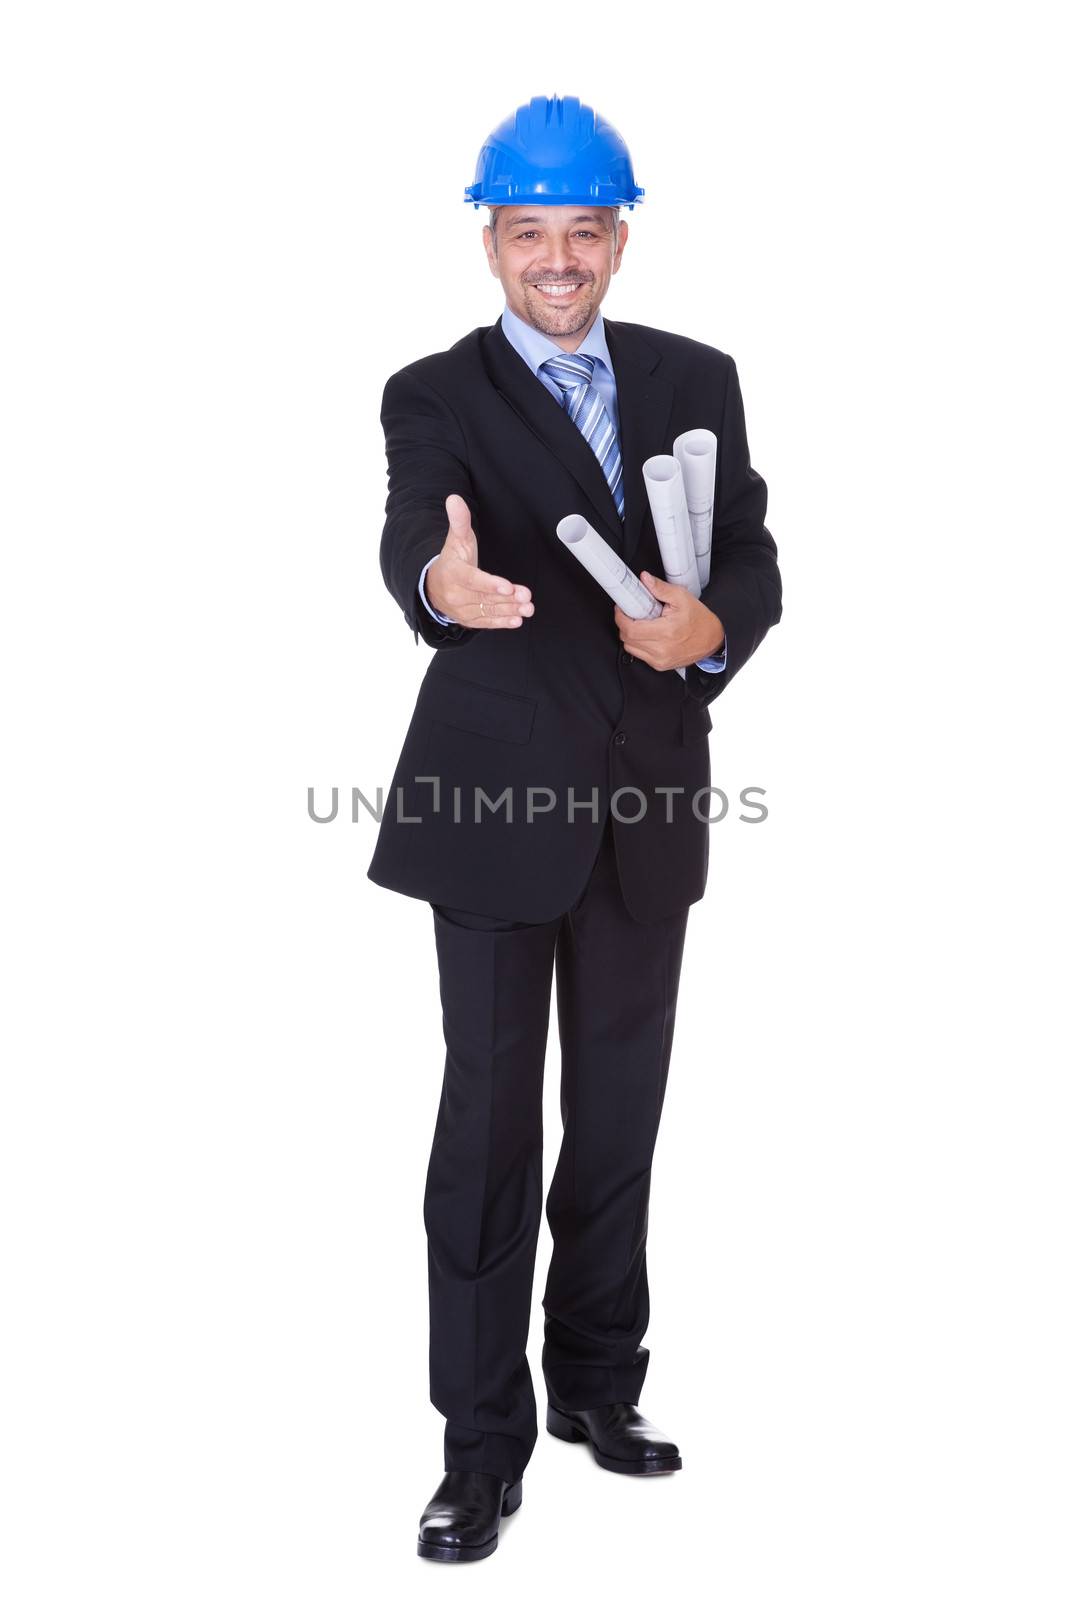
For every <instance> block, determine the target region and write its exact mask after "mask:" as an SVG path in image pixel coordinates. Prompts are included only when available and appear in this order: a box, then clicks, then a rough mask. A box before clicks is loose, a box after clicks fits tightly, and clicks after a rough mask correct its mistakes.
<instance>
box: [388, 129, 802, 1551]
mask: <svg viewBox="0 0 1067 1600" xmlns="http://www.w3.org/2000/svg"><path fill="white" fill-rule="evenodd" d="M642 194H643V190H641V189H639V188H637V186H636V185H635V183H634V180H633V170H632V166H631V163H630V157H629V153H628V151H627V149H626V146H625V144H624V143H623V141H622V140H621V138H620V137H619V135H618V134H617V132H616V131H615V130H614V128H612V127H611V126H610V125H609V124H608V123H606V122H605V121H604V120H603V119H602V118H599V117H597V115H596V114H595V113H594V112H593V111H592V110H591V109H590V108H589V107H587V106H584V105H582V104H581V103H580V102H579V101H578V100H576V99H574V98H572V97H567V98H564V99H557V98H555V97H553V98H551V99H546V98H544V97H539V98H536V99H534V100H532V101H530V103H529V104H528V105H526V106H523V107H520V108H519V110H518V111H517V112H516V113H515V115H514V116H513V117H510V118H508V119H506V120H505V122H504V123H502V124H501V126H500V127H499V128H498V129H497V130H496V131H495V133H494V134H493V135H491V136H490V138H489V140H488V141H487V142H486V144H485V146H484V147H483V149H482V152H481V155H480V157H479V162H478V171H477V178H476V181H475V183H474V184H472V185H471V186H470V187H469V188H468V190H467V199H468V200H469V201H472V202H473V203H474V204H475V206H477V205H487V206H489V207H490V208H491V210H490V216H491V222H490V223H489V225H488V226H486V227H485V228H484V230H483V241H484V245H485V250H486V256H487V259H488V263H489V269H490V271H491V273H492V274H493V276H494V277H495V278H497V279H498V280H499V282H500V283H501V285H502V287H503V290H504V298H505V306H504V310H503V312H502V314H501V316H500V317H499V318H498V320H497V321H496V323H495V324H493V326H491V327H482V328H477V329H475V330H474V331H473V332H472V333H470V334H468V335H467V336H466V337H465V338H463V339H460V340H459V342H458V343H456V344H454V345H453V346H452V347H451V349H449V350H447V351H444V352H442V353H440V354H437V355H432V356H428V357H426V358H424V359H422V360H419V361H415V362H413V363H412V364H411V365H409V366H407V367H404V368H403V369H402V370H401V371H399V372H397V373H395V374H394V375H393V376H392V377H391V378H390V379H389V381H388V382H387V384H386V386H385V392H384V396H383V403H382V425H383V428H384V430H385V442H386V452H387V456H388V464H389V493H388V498H387V504H386V521H385V528H384V531H383V534H382V542H381V564H382V572H383V575H384V578H385V581H386V584H387V586H388V588H389V590H390V592H391V593H392V595H393V596H394V598H395V599H396V601H397V602H398V604H399V605H400V607H401V609H402V610H403V613H404V618H405V621H406V622H407V623H408V625H409V626H410V627H411V629H412V630H413V634H414V637H415V640H416V642H417V641H418V639H419V638H420V637H421V638H422V639H423V640H425V641H426V642H427V643H428V644H429V645H431V646H432V647H433V649H434V652H435V653H434V656H433V658H432V660H431V662H430V665H429V668H428V670H427V672H426V674H425V677H424V679H423V682H422V685H421V688H420V691H419V695H418V699H417V703H416V706H415V709H414V714H413V716H412V720H411V723H410V726H409V728H408V732H407V737H406V739H405V741H404V745H403V749H402V750H401V753H400V758H399V762H398V765H397V770H396V775H395V777H394V782H393V787H392V790H391V791H390V797H389V801H388V803H387V805H386V807H385V810H384V813H383V818H382V827H381V831H380V833H379V836H378V841H377V844H376V848H375V851H374V855H373V859H372V861H371V865H370V868H369V874H368V875H369V876H370V877H371V879H372V880H373V881H375V882H376V883H379V884H382V885H384V886H385V887H388V888H391V889H394V890H397V891H399V892H400V893H403V894H408V895H413V896H415V897H417V898H419V899H422V900H426V901H428V902H429V903H430V904H431V906H432V908H433V915H434V929H435V938H436V948H437V956H438V965H439V973H440V992H441V1004H442V1022H443V1031H444V1037H445V1044H446V1058H445V1069H444V1083H443V1086H442V1093H441V1100H440V1107H439V1113H438V1118H437V1126H436V1131H435V1135H434V1140H433V1147H432V1150H431V1154H430V1162H429V1170H428V1174H427V1181H426V1193H425V1207H424V1216H425V1222H426V1229H427V1237H428V1261H429V1287H430V1393H431V1398H432V1400H433V1403H434V1405H435V1406H436V1407H437V1409H438V1410H439V1411H441V1412H442V1413H443V1415H444V1417H445V1419H446V1424H445V1437H444V1465H445V1475H444V1478H443V1480H442V1482H441V1484H440V1486H439V1488H438V1490H437V1493H436V1495H435V1496H434V1497H433V1499H432V1500H431V1501H430V1503H429V1505H428V1506H427V1507H426V1510H425V1512H424V1513H423V1517H422V1521H421V1524H420V1530H419V1543H418V1550H419V1554H420V1555H423V1556H427V1557H430V1558H431V1559H436V1560H452V1561H466V1560H476V1559H479V1558H481V1557H483V1556H486V1555H489V1554H491V1552H492V1551H493V1550H494V1549H495V1548H496V1543H497V1533H498V1527H499V1522H500V1518H501V1516H502V1515H507V1514H509V1513H510V1512H512V1511H514V1510H515V1509H516V1508H517V1506H518V1504H519V1502H520V1499H521V1495H522V1474H523V1469H524V1467H525V1465H526V1463H527V1461H528V1460H529V1457H530V1454H531V1452H532V1449H533V1446H534V1441H535V1438H536V1435H537V1423H536V1416H535V1399H534V1390H533V1382H532V1378H531V1374H530V1369H529V1365H528V1362H527V1359H526V1342H527V1337H528V1332H529V1317H530V1302H531V1293H532V1280H533V1268H534V1255H535V1250H536V1245H537V1236H538V1231H539V1227H540V1215H541V1202H542V1186H541V1161H542V1129H541V1099H542V1087H543V1071H544V1056H545V1048H546V1044H547V1036H548V1027H549V1012H550V1001H551V991H552V982H553V975H554V976H555V980H556V989H557V1013H558V1027H559V1037H560V1047H561V1055H562V1082H561V1107H562V1116H563V1141H562V1146H561V1149H560V1153H559V1158H558V1161H557V1164H556V1168H555V1173H554V1177H553V1179H552V1184H551V1187H550V1190H549V1194H548V1200H547V1206H546V1215H547V1218H548V1223H549V1227H550V1229H551V1233H552V1239H553V1252H552V1259H551V1265H550V1267H549V1271H548V1278H547V1283H546V1287H545V1296H544V1301H543V1305H544V1311H545V1325H544V1347H543V1354H542V1367H543V1372H544V1378H545V1386H546V1389H547V1393H548V1403H549V1404H548V1414H547V1427H548V1430H549V1432H550V1433H552V1434H554V1435H556V1436H557V1437H559V1438H562V1439H567V1440H570V1441H573V1442H587V1443H589V1444H590V1445H591V1446H592V1450H593V1454H594V1457H595V1459H596V1461H597V1462H598V1463H599V1465H600V1466H602V1467H605V1468H607V1469H608V1470H610V1471H615V1472H623V1473H660V1472H671V1471H677V1470H678V1469H679V1468H680V1467H681V1464H682V1462H681V1455H680V1451H679V1449H678V1447H677V1445H676V1444H675V1443H674V1442H673V1441H672V1440H671V1439H670V1438H668V1437H667V1436H666V1435H665V1434H663V1433H661V1432H660V1431H659V1430H658V1429H656V1428H655V1427H654V1426H653V1425H652V1424H651V1423H650V1422H648V1421H647V1420H646V1419H645V1418H644V1417H643V1416H642V1415H641V1413H640V1412H639V1411H638V1409H637V1401H638V1399H639V1398H640V1393H641V1388H642V1385H643V1382H644V1377H645V1370H646V1366H647V1362H648V1351H647V1350H646V1349H645V1348H644V1347H643V1346H642V1344H641V1339H642V1336H643V1334H644V1332H645V1330H646V1327H647V1324H648V1317H649V1303H648V1285H647V1277H646V1269H645V1241H646V1229H647V1216H648V1198H649V1180H650V1173H651V1166H652V1155H653V1148H654V1145H655V1140H656V1133H657V1129H658V1125H659V1119H660V1112H661V1108H662V1104H663V1095H664V1088H665V1084H666V1078H667V1069H668V1063H669V1060H670V1050H671V1040H672V1032H673V1025H674V1015H675V1004H676V998H677V992H678V981H679V975H680V970H681V959H682V946H683V942H684V938H685V929H686V921H687V916H688V908H689V906H690V905H692V904H693V903H694V902H696V901H697V900H699V899H700V898H701V897H702V896H703V893H704V889H705V884H706V879H707V862H708V812H707V785H708V782H709V758H708V739H707V735H708V731H709V729H710V727H711V718H710V716H709V713H708V709H707V708H708V704H709V703H710V701H712V700H713V699H715V698H716V697H717V696H718V695H719V694H721V693H722V691H723V689H724V688H725V687H726V686H727V684H728V683H729V682H730V680H731V678H732V677H733V676H734V675H735V674H736V673H737V672H738V671H740V669H741V668H742V667H743V666H744V664H745V662H746V661H747V660H748V659H749V657H750V656H751V655H752V653H753V651H754V650H755V649H756V647H757V646H758V645H759V643H760V641H761V640H762V639H763V637H764V635H765V634H766V632H767V630H768V629H769V628H770V627H771V626H772V625H773V624H774V623H775V622H777V621H778V619H779V617H780V615H781V584H780V579H779V573H778V567H777V560H776V556H777V551H776V547H775V543H774V541H773V539H772V538H771V535H770V533H769V532H768V531H767V528H766V527H765V526H764V516H765V512H766V503H767V490H766V485H765V483H764V482H763V480H762V478H760V477H759V476H758V475H757V474H756V473H755V472H754V471H753V470H752V468H751V466H750V463H749V454H748V444H747V439H746V432H745V418H744V410H743V406H742V401H741V393H740V389H739V386H738V379H737V371H736V367H735V365H734V362H733V360H732V359H731V358H730V357H729V356H727V355H724V354H722V353H721V352H720V351H718V350H715V349H713V348H712V347H710V346H708V345H704V344H700V343H697V342H696V341H694V340H691V339H687V338H683V337H680V336H678V335H676V334H670V333H665V332H662V331H660V330H658V329H655V328H650V327H643V326H639V325H637V324H634V323H625V322H609V321H606V320H605V319H604V317H603V316H602V314H601V312H600V304H601V302H602V300H603V298H604V296H605V294H606V293H607V290H608V287H609V284H610V282H611V278H612V276H613V274H614V273H615V272H617V271H618V269H619V266H620V264H621V262H622V258H623V253H624V250H625V247H626V242H627V234H628V229H627V224H626V222H625V221H620V220H619V211H620V208H621V206H623V205H628V206H629V207H630V209H631V210H632V209H633V206H634V204H635V203H636V202H637V201H638V200H639V199H640V197H641V195H642ZM697 427H702V428H708V429H710V430H711V431H712V432H713V433H715V434H716V436H717V439H718V461H717V471H716V484H715V499H714V524H713V544H712V562H711V572H710V577H709V580H708V583H707V585H706V587H705V588H704V590H703V592H702V593H701V594H700V596H699V598H698V597H696V596H693V595H691V594H690V593H689V592H688V590H686V589H684V588H680V587H675V586H674V585H671V584H669V583H666V582H665V581H664V580H663V578H662V576H661V574H662V570H663V569H662V564H661V562H660V558H659V550H658V546H657V543H656V537H655V531H654V528H653V525H652V519H651V516H650V513H649V509H648V502H647V499H646V496H645V490H644V484H643V479H642V472H641V468H642V465H643V463H644V462H645V461H646V460H647V459H648V457H649V456H652V455H656V454H662V453H669V452H670V450H671V446H672V442H673V440H674V439H675V438H676V437H677V435H678V434H679V433H681V432H683V431H684V430H688V429H690V428H697ZM575 511H578V512H581V514H582V515H583V516H585V517H587V518H588V520H589V521H590V522H591V523H592V524H593V526H594V527H595V528H596V529H597V530H598V531H599V532H600V533H601V534H602V536H603V537H604V538H605V539H606V540H607V541H608V542H609V543H610V544H612V545H614V547H615V549H616V550H617V551H618V552H619V553H620V554H621V555H622V556H623V557H624V559H625V560H626V561H627V562H628V564H629V565H630V566H631V567H632V568H633V569H634V570H635V571H637V572H639V574H640V576H641V578H642V580H643V581H644V583H645V584H646V585H647V587H648V588H649V589H651V590H652V592H653V593H654V595H655V596H656V598H657V599H658V600H659V601H661V602H662V605H663V611H662V614H661V615H660V616H658V617H656V618H654V619H651V620H648V621H641V622H637V621H632V620H630V619H629V618H628V617H626V616H625V615H624V614H623V613H622V612H621V611H620V610H619V609H618V608H617V607H613V605H612V603H611V601H610V600H609V599H608V598H607V597H606V596H605V595H604V593H603V591H602V590H601V589H600V588H599V587H598V586H597V584H596V583H595V582H594V581H593V580H592V578H590V576H589V575H588V573H586V572H585V570H584V569H583V568H582V567H581V566H580V565H579V564H578V563H577V562H576V561H575V560H574V558H573V556H572V555H571V553H570V552H569V550H568V549H567V548H566V546H565V545H564V544H562V543H561V541H560V540H559V539H558V538H557V536H556V531H555V530H556V525H557V523H558V522H559V521H560V520H561V518H562V517H564V516H565V515H568V514H570V513H573V512H575ZM679 667H682V668H684V669H685V671H684V677H683V676H680V675H679V673H678V672H677V671H676V669H677V668H679Z"/></svg>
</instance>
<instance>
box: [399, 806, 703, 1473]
mask: <svg viewBox="0 0 1067 1600" xmlns="http://www.w3.org/2000/svg"><path fill="white" fill-rule="evenodd" d="M614 826H617V827H625V826H626V824H625V823H616V824H614ZM612 827H613V824H612V821H611V819H610V818H609V819H608V821H607V824H606V826H605V828H604V836H603V842H602V844H601V848H600V851H599V853H598V856H597V859H596V863H595V866H594V868H593V871H592V873H591V875H590V878H589V881H588V883H587V884H586V886H585V888H584V890H583V891H582V893H581V894H580V896H579V897H578V900H577V901H576V902H575V904H574V905H573V906H572V907H571V908H570V910H569V911H567V912H566V913H565V914H564V915H563V916H561V917H557V918H556V919H555V920H554V921H552V922H544V923H514V922H505V921H501V920H498V919H495V918H492V917H486V916H480V915H476V914H474V913H468V912H464V911H461V910H453V909H450V908H448V907H444V906H437V905H435V906H434V907H433V913H434V928H435V935H436V943H437V956H438V967H439V972H440V984H441V1008H442V1021H443V1028H444V1037H445V1047H446V1054H445V1070H444V1084H443V1087H442V1092H441V1102H440V1108H439V1111H438V1117H437V1126H436V1131H435V1134H434V1140H433V1148H432V1151H431V1154H430V1162H429V1170H428V1173H427V1178H426V1194H425V1207H424V1216H425V1221H426V1233H427V1241H428V1257H429V1279H430V1397H431V1399H432V1401H433V1404H434V1405H435V1406H436V1408H437V1409H438V1410H439V1411H440V1412H442V1413H443V1415H444V1416H445V1418H446V1419H447V1420H446V1425H445V1467H446V1470H447V1469H452V1468H460V1469H467V1470H472V1471H480V1472H491V1473H495V1474H497V1475H498V1476H500V1477H503V1478H506V1479H507V1480H508V1481H509V1482H510V1481H514V1479H516V1478H517V1477H519V1476H520V1475H521V1474H522V1471H523V1469H524V1467H525V1466H526V1463H527V1461H528V1460H529V1458H530V1455H531V1453H532V1451H533V1447H534V1441H535V1439H536V1437H537V1420H536V1408H535V1399H534V1388H533V1380H532V1376H531V1373H530V1368H529V1363H528V1362H527V1359H526V1343H527V1338H528V1336H529V1326H530V1307H531V1295H532V1290H533V1272H534V1255H535V1251H536V1248H537V1236H538V1231H539V1228H540V1221H541V1202H542V1177H541V1171H542V1126H541V1122H542V1119H541V1100H542V1090H543V1080H544V1061H545V1047H546V1044H547V1040H548V1026H549V1012H550V1006H551V994H552V977H553V971H554V972H555V976H556V998H557V1018H558V1026H559V1038H560V1050H561V1058H562V1079H561V1089H560V1104H561V1109H562V1114H563V1141H562V1144H561V1147H560V1151H559V1158H558V1160H557V1162H556V1167H555V1174H554V1176H553V1179H552V1183H551V1186H550V1188H549V1193H548V1202H547V1206H546V1209H545V1214H546V1216H547V1218H548V1224H549V1228H550V1230H551V1234H552V1241H553V1248H552V1257H551V1263H550V1266H549V1270H548V1278H547V1283H546V1287H545V1295H544V1300H543V1308H544V1312H545V1323H544V1346H543V1354H542V1366H543V1371H544V1377H545V1384H546V1388H547V1390H548V1397H549V1400H550V1401H553V1402H555V1403H557V1404H559V1405H562V1406H564V1407H566V1408H568V1409H572V1410H574V1409H584V1408H586V1407H592V1406H599V1405H606V1404H608V1403H609V1402H611V1401H633V1402H636V1401H637V1399H638V1397H639V1395H640V1392H641V1386H642V1383H643V1381H644V1376H645V1368H646V1365H647V1362H648V1351H647V1350H646V1349H645V1348H644V1347H643V1345H642V1343H641V1339H642V1337H643V1335H644V1333H645V1330H646V1328H647V1326H648V1316H649V1303H648V1280H647V1276H646V1270H645V1240H646V1233H647V1226H648V1200H649V1180H650V1174H651V1168H652V1154H653V1150H654V1147H655V1143H656V1134H657V1131H658V1128H659V1121H660V1112H661V1109H662V1105H663V1094H664V1089H665V1087H666V1081H667V1068H668V1063H669V1060H670V1052H671V1040H672V1036H673V1031H674V1015H675V1003H676V998H677V993H678V981H679V976H680V972H681V963H682V947H683V944H684V941H685V929H686V921H687V917H688V910H685V911H682V912H680V913H679V914H677V915H675V916H671V917H668V918H665V919H664V920H663V921H661V922H656V923H651V924H641V923H637V922H634V921H633V919H632V918H631V917H630V915H629V913H628V912H627V910H626V906H625V904H624V903H623V899H622V894H621V890H620V885H619V879H618V873H617V870H616V864H615V851H614V846H613V836H612Z"/></svg>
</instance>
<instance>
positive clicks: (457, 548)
mask: <svg viewBox="0 0 1067 1600" xmlns="http://www.w3.org/2000/svg"><path fill="white" fill-rule="evenodd" d="M445 510H446V511H447V513H448V535H447V537H446V539H445V542H444V545H443V547H442V549H441V554H440V555H439V556H438V557H437V560H436V561H435V562H434V563H433V565H432V566H431V567H430V569H429V571H428V572H427V574H426V595H427V598H428V599H429V601H430V604H431V605H432V606H433V607H434V609H435V610H436V611H440V612H441V613H442V615H443V616H446V617H454V618H455V620H456V621H457V622H460V623H462V624H463V626H464V627H465V628H519V627H521V626H522V619H523V617H532V616H533V609H534V608H533V601H532V599H531V596H530V591H529V589H528V588H527V587H526V585H525V584H521V583H511V582H510V581H509V580H508V579H507V578H501V577H498V576H497V575H496V574H495V573H492V572H483V571H482V569H481V567H479V565H478V538H477V535H476V534H475V532H474V529H473V528H472V527H471V514H470V508H469V506H468V505H467V502H466V501H465V500H464V498H463V496H462V495H459V494H450V495H449V496H448V498H447V500H446V501H445Z"/></svg>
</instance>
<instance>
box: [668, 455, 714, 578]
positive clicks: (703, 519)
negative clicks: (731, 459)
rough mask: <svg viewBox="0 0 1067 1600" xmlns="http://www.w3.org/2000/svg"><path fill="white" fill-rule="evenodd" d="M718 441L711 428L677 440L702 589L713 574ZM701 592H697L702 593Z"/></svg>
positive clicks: (679, 463)
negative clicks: (712, 520)
mask: <svg viewBox="0 0 1067 1600" xmlns="http://www.w3.org/2000/svg"><path fill="white" fill-rule="evenodd" d="M718 449H719V441H718V440H717V439H716V437H715V435H714V434H713V433H712V432H711V431H710V430H709V429H708V428H690V430H689V432H688V433H680V434H679V435H678V437H677V439H675V441H674V455H675V459H676V460H677V462H678V465H679V466H680V467H681V469H682V481H683V482H684V484H685V500H686V506H687V508H688V511H689V525H690V528H691V530H692V535H693V551H694V554H695V556H696V564H697V577H698V579H699V581H700V589H705V588H706V587H707V582H708V577H709V575H710V573H711V518H712V508H713V506H714V502H715V457H716V455H717V454H718ZM700 589H698V590H697V593H698V594H699V593H700Z"/></svg>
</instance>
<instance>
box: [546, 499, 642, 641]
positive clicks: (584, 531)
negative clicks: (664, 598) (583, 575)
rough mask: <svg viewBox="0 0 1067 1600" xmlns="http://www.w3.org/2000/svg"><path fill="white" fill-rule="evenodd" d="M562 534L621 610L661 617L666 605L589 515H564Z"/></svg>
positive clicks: (637, 616)
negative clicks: (609, 541) (587, 518)
mask: <svg viewBox="0 0 1067 1600" xmlns="http://www.w3.org/2000/svg"><path fill="white" fill-rule="evenodd" d="M556 533H557V535H558V537H559V538H560V539H561V540H562V541H563V543H564V544H565V545H567V546H568V548H569V549H570V552H571V554H572V555H573V556H576V557H577V559H578V560H579V561H580V562H581V563H582V566H583V567H584V568H585V570H586V572H588V573H589V576H590V577H591V578H595V579H596V581H597V583H599V585H600V587H601V588H602V589H603V590H604V593H605V594H607V595H610V596H611V598H612V599H613V600H614V602H615V604H616V605H617V606H618V608H619V610H620V611H625V613H626V615H627V616H628V617H634V618H635V619H637V620H639V621H645V620H646V619H647V618H649V617H658V616H659V614H660V612H661V611H662V610H663V607H662V606H661V605H660V603H659V601H658V600H657V599H656V597H655V595H654V594H652V593H651V591H650V590H648V589H646V588H645V586H644V584H643V583H642V582H641V579H640V578H639V577H638V576H637V574H636V572H631V571H630V568H629V567H628V566H627V565H626V562H625V561H624V560H623V559H622V556H620V555H619V554H618V552H617V551H615V550H613V549H612V548H611V546H610V544H608V542H607V540H606V539H602V538H601V537H600V535H599V533H597V531H596V529H595V528H591V527H590V526H589V524H588V522H586V520H585V518H584V517H582V516H578V515H577V513H575V515H574V516H570V517H564V518H563V520H562V522H558V523H557V524H556Z"/></svg>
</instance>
